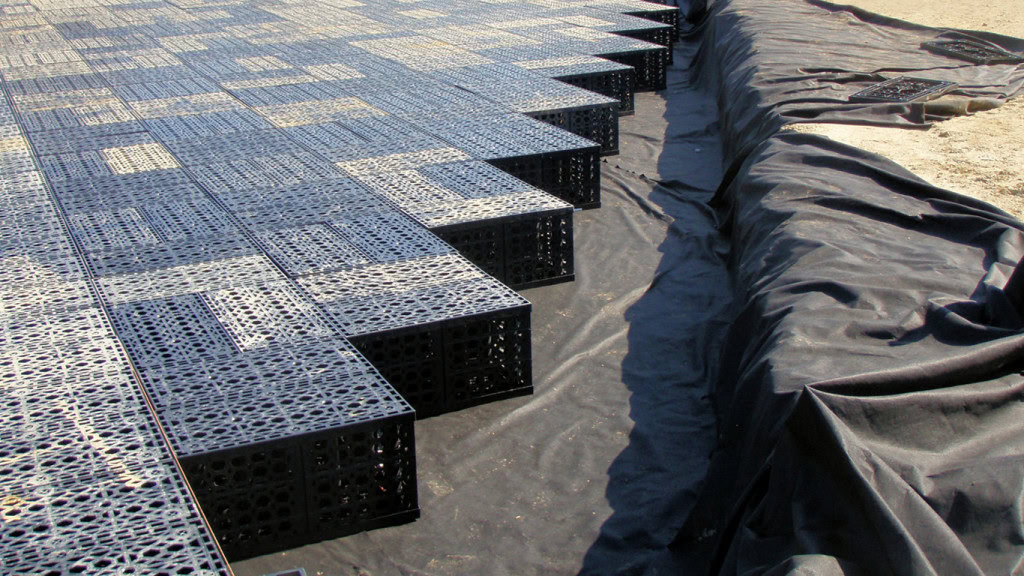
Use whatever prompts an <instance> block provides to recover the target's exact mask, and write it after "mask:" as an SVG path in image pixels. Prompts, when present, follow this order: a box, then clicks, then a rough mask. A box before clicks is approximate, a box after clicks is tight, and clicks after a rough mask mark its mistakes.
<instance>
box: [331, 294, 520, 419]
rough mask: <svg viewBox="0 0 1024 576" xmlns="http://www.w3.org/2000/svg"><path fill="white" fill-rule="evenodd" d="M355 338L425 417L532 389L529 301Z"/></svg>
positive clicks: (359, 347)
mask: <svg viewBox="0 0 1024 576" xmlns="http://www.w3.org/2000/svg"><path fill="white" fill-rule="evenodd" d="M350 340H351V341H352V344H353V345H354V346H355V347H356V348H358V349H359V351H360V352H362V353H363V355H364V356H366V357H367V358H368V359H369V360H370V362H371V363H372V364H373V365H374V366H375V367H377V368H378V369H379V370H380V371H381V373H382V374H383V375H384V377H385V378H386V379H387V381H388V382H389V383H391V385H392V386H394V387H395V388H396V389H397V390H399V391H400V392H401V393H402V394H403V396H406V397H407V398H408V399H409V401H410V402H411V403H413V405H414V406H416V407H417V415H418V417H420V418H426V417H429V416H435V415H439V414H444V413H447V412H452V411H456V410H462V409H464V408H469V407H471V406H476V405H479V404H484V403H487V402H494V401H497V400H503V399H507V398H514V397H516V396H526V395H529V394H532V393H533V377H532V364H531V355H530V306H529V304H524V305H522V306H520V307H518V308H515V309H504V310H500V311H497V312H491V313H483V314H476V315H473V316H468V317H465V318H458V319H453V320H447V321H443V322H438V323H434V324H426V325H419V326H410V327H407V328H399V329H394V330H384V331H380V332H372V333H367V334H360V335H357V336H353V337H351V338H350Z"/></svg>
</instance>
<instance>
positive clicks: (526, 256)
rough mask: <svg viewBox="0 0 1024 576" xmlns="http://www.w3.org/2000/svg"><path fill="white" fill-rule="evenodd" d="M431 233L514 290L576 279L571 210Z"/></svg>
mask: <svg viewBox="0 0 1024 576" xmlns="http://www.w3.org/2000/svg"><path fill="white" fill-rule="evenodd" d="M431 231H432V232H434V233H435V234H437V235H438V236H439V237H440V238H441V239H442V240H444V241H445V242H448V243H449V244H451V245H452V247H454V248H455V249H456V250H458V251H459V253H460V254H462V255H463V256H465V257H466V258H467V259H469V260H470V261H471V262H473V263H474V264H476V265H478V266H480V267H481V268H483V269H484V271H485V272H487V273H488V274H490V275H492V276H494V277H495V278H497V279H499V280H501V281H502V282H504V283H505V284H506V285H508V286H509V287H511V288H513V289H516V290H523V289H526V288H534V287H537V286H546V285H549V284H556V283H559V282H569V281H572V280H573V279H575V273H574V267H573V266H574V265H573V250H572V248H573V229H572V208H571V207H570V208H568V209H563V210H556V211H550V212H540V213H536V212H535V213H529V214H523V215H519V216H505V217H502V218H494V219H491V220H484V221H477V222H467V223H464V224H453V225H450V226H442V227H439V228H432V229H431Z"/></svg>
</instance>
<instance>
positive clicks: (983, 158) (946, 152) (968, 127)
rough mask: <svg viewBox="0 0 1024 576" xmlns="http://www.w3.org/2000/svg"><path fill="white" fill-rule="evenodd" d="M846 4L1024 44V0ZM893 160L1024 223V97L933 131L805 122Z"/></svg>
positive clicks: (858, 0)
mask: <svg viewBox="0 0 1024 576" xmlns="http://www.w3.org/2000/svg"><path fill="white" fill-rule="evenodd" d="M842 3H844V4H852V5H854V6H857V7H860V8H863V9H865V10H870V11H872V12H876V13H878V14H884V15H886V16H891V17H893V18H899V19H901V20H908V21H911V22H916V23H918V24H924V25H927V26H936V27H950V28H965V29H972V30H985V31H988V32H995V33H999V34H1005V35H1008V36H1016V37H1020V38H1024V9H1022V8H1024V6H1022V0H960V1H959V2H957V3H956V9H955V10H954V9H951V6H950V4H949V3H947V2H934V1H932V0H845V1H843V2H842ZM795 129H797V130H799V131H801V132H813V133H816V134H823V135H825V136H828V137H830V138H832V139H834V140H838V141H841V142H845V143H847V144H851V145H853V146H857V147H859V148H863V149H865V150H869V151H871V152H875V153H878V154H881V155H883V156H886V157H888V158H890V159H892V160H894V161H895V162H897V163H899V164H901V165H902V166H904V167H906V168H908V169H909V170H911V171H912V172H914V173H915V174H917V175H919V176H920V177H922V178H924V179H925V180H927V181H928V182H931V183H932V184H935V185H938V186H941V187H943V188H947V189H950V190H955V191H957V192H961V193H964V194H968V195H971V196H974V197H976V198H980V199H982V200H985V201H987V202H991V203H992V204H995V205H996V206H999V207H1000V208H1002V209H1003V210H1006V211H1007V212H1010V213H1011V214H1013V215H1014V216H1016V217H1017V218H1019V219H1021V220H1024V98H1017V99H1015V100H1012V101H1010V102H1008V103H1007V104H1005V105H1004V106H1002V107H1000V108H997V109H995V110H990V111H987V112H979V113H976V114H973V115H971V116H962V117H957V118H953V119H951V120H948V121H945V122H942V123H939V124H937V125H935V126H934V127H933V128H932V129H931V130H927V131H920V130H902V129H898V128H875V127H863V126H844V125H836V124H805V125H800V126H798V127H796V128H795Z"/></svg>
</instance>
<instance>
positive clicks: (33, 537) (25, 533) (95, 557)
mask: <svg viewBox="0 0 1024 576" xmlns="http://www.w3.org/2000/svg"><path fill="white" fill-rule="evenodd" d="M0 501H2V502H3V507H2V518H3V522H0V543H2V545H0V566H2V567H3V572H4V574H10V575H12V576H13V575H26V576H27V575H30V574H31V575H35V574H53V575H71V574H129V573H132V574H153V575H157V576H173V575H178V574H203V575H209V576H215V575H218V576H219V575H223V576H227V575H229V574H231V571H230V569H229V568H228V566H227V563H226V562H225V561H224V559H223V557H222V556H221V553H220V551H219V549H218V547H217V544H216V542H215V541H214V539H213V538H212V537H211V536H210V533H209V531H208V529H207V527H206V525H205V523H204V522H203V519H202V516H200V514H199V511H198V510H197V509H196V507H195V504H194V502H193V501H192V498H191V496H190V494H189V491H188V488H187V487H186V486H185V483H184V482H183V481H182V480H181V478H180V477H179V473H178V469H177V468H176V466H175V465H174V463H173V462H170V461H164V462H162V463H161V464H160V465H159V466H153V467H150V468H148V469H147V470H146V474H145V475H143V476H141V477H139V478H125V477H118V476H115V475H110V476H106V477H97V478H94V479H92V480H91V481H88V482H86V481H82V482H76V483H70V484H38V485H33V484H31V483H26V484H23V485H20V486H17V487H14V488H0Z"/></svg>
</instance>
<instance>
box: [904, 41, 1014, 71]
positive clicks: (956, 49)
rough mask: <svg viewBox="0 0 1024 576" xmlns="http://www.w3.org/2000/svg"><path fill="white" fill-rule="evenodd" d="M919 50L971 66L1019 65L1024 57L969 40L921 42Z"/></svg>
mask: <svg viewBox="0 0 1024 576" xmlns="http://www.w3.org/2000/svg"><path fill="white" fill-rule="evenodd" d="M921 48H924V49H925V50H928V51H929V52H934V53H936V54H942V55H943V56H950V57H952V58H959V59H960V60H966V61H968V62H971V63H973V64H982V65H989V64H1020V63H1022V62H1024V56H1021V55H1020V54H1015V53H1013V52H1008V51H1006V50H1003V49H1002V48H999V47H996V46H992V45H989V44H982V43H981V42H974V41H971V40H934V41H931V42H923V43H922V44H921Z"/></svg>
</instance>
